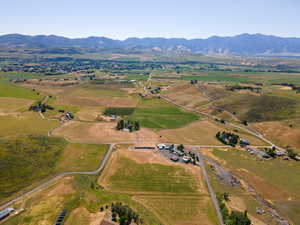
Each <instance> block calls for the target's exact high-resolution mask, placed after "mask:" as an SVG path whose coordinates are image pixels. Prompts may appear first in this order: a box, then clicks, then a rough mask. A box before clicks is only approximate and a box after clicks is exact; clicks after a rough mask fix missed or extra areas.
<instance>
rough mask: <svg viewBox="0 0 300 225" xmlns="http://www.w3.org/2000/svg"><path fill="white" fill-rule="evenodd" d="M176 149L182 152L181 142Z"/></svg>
mask: <svg viewBox="0 0 300 225" xmlns="http://www.w3.org/2000/svg"><path fill="white" fill-rule="evenodd" d="M177 149H178V150H179V151H181V152H183V150H184V146H183V144H180V145H178V147H177Z"/></svg>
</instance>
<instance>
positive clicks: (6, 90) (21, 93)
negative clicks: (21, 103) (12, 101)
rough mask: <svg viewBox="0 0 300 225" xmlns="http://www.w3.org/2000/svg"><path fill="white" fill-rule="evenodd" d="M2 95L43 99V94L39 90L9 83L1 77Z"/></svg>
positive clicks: (0, 95)
mask: <svg viewBox="0 0 300 225" xmlns="http://www.w3.org/2000/svg"><path fill="white" fill-rule="evenodd" d="M0 97H13V98H27V99H32V100H41V99H42V98H43V96H41V95H38V94H37V92H34V91H32V90H29V89H26V88H22V87H19V86H17V85H15V84H12V83H9V82H8V81H6V80H1V79H0Z"/></svg>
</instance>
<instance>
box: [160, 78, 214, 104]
mask: <svg viewBox="0 0 300 225" xmlns="http://www.w3.org/2000/svg"><path fill="white" fill-rule="evenodd" d="M163 96H166V97H168V98H169V99H171V100H173V101H175V102H176V103H178V104H180V105H184V106H186V107H189V108H192V109H200V108H201V107H202V106H203V105H205V104H207V103H208V101H209V100H208V99H207V98H206V97H205V96H203V95H202V94H201V93H200V91H199V90H198V89H197V88H196V87H195V86H192V85H190V84H179V85H174V86H171V87H170V88H169V89H168V90H167V91H165V92H163Z"/></svg>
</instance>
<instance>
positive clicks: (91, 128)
mask: <svg viewBox="0 0 300 225" xmlns="http://www.w3.org/2000/svg"><path fill="white" fill-rule="evenodd" d="M115 128H116V123H114V122H112V123H110V122H109V123H108V122H99V123H88V122H79V121H72V122H69V123H66V124H64V125H63V126H62V127H60V128H58V129H56V130H55V131H54V133H53V135H55V136H63V137H66V138H68V139H70V140H72V141H73V142H91V143H100V144H101V143H141V144H143V143H145V144H146V143H149V144H156V143H157V141H158V135H157V134H155V133H154V132H153V131H151V130H149V129H145V128H142V129H141V130H139V131H136V132H132V133H130V132H126V131H117V130H116V129H115Z"/></svg>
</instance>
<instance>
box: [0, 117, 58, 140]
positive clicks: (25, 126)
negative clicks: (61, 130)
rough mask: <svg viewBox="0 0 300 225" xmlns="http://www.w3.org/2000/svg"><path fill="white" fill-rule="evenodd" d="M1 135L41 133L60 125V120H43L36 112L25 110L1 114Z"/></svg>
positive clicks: (43, 133) (44, 133) (46, 132)
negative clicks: (11, 113)
mask: <svg viewBox="0 0 300 225" xmlns="http://www.w3.org/2000/svg"><path fill="white" fill-rule="evenodd" d="M0 124H1V126H0V137H10V136H18V135H31V134H40V135H47V134H48V131H50V130H51V129H53V128H55V127H57V126H58V124H59V122H58V121H49V120H43V119H42V118H41V117H40V115H39V114H38V113H36V112H23V113H17V114H13V115H5V116H1V115H0Z"/></svg>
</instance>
